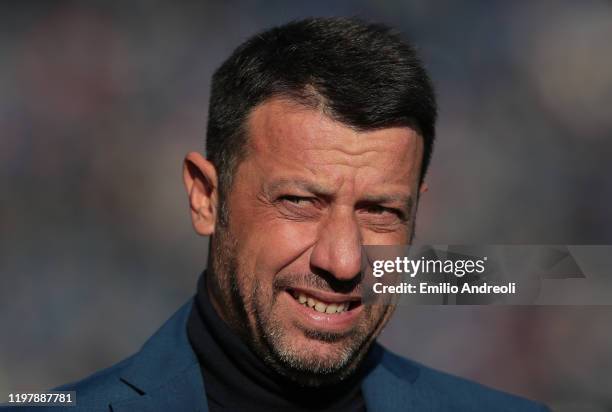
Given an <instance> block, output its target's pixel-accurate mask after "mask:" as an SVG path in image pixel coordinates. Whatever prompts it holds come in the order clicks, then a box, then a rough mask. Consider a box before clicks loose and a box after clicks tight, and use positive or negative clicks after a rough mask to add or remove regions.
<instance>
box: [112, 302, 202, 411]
mask: <svg viewBox="0 0 612 412" xmlns="http://www.w3.org/2000/svg"><path fill="white" fill-rule="evenodd" d="M192 303H193V299H190V300H189V301H188V302H187V303H186V304H185V305H183V307H181V309H179V311H178V312H177V313H175V314H174V315H173V316H172V317H171V318H170V319H169V320H168V321H167V322H166V323H165V324H164V325H163V326H162V327H161V328H160V329H159V331H157V332H156V333H155V335H153V336H152V337H151V338H150V339H149V340H148V341H147V342H146V343H145V344H144V346H143V347H142V349H141V350H140V351H139V352H138V353H137V354H136V355H135V356H134V358H133V360H132V362H131V363H130V365H129V366H128V367H126V368H125V370H123V371H122V373H121V375H120V379H121V381H122V382H123V383H124V384H126V385H128V386H130V387H131V388H132V389H134V390H135V392H136V393H135V395H134V396H133V397H132V398H129V399H125V400H122V401H119V402H113V403H112V405H111V406H112V410H113V411H114V412H123V411H126V412H127V411H143V412H153V411H160V412H161V411H201V412H207V411H208V406H207V404H206V394H205V392H204V382H203V381H202V374H201V372H200V366H199V363H198V360H197V357H196V356H195V354H194V353H193V350H192V349H191V345H190V344H189V341H188V339H187V333H186V330H187V319H188V317H189V313H190V311H191V307H192Z"/></svg>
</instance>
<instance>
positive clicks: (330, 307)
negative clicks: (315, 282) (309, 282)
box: [293, 292, 349, 313]
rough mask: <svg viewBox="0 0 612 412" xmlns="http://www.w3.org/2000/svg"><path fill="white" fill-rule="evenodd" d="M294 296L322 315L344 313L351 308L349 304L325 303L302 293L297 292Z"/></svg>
mask: <svg viewBox="0 0 612 412" xmlns="http://www.w3.org/2000/svg"><path fill="white" fill-rule="evenodd" d="M293 296H294V297H295V298H296V299H297V301H298V302H300V303H301V304H302V305H304V306H309V307H311V308H313V309H314V310H316V311H317V312H321V313H342V312H344V311H346V310H347V309H348V307H349V302H342V303H325V302H321V301H320V300H317V299H315V298H313V297H312V296H308V295H305V294H304V293H301V292H295V293H294V294H293Z"/></svg>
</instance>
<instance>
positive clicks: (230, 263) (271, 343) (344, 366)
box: [207, 226, 393, 387]
mask: <svg viewBox="0 0 612 412" xmlns="http://www.w3.org/2000/svg"><path fill="white" fill-rule="evenodd" d="M236 246H237V242H236V239H235V238H234V237H233V236H232V235H231V233H230V230H228V228H227V227H226V226H217V230H216V231H215V237H214V238H212V239H211V248H210V253H211V254H210V258H209V260H210V262H211V263H210V265H211V269H212V273H213V274H214V275H213V276H212V277H213V278H212V279H211V278H210V277H209V279H207V282H208V285H209V291H210V292H211V293H212V295H213V296H212V297H213V298H216V299H217V300H218V302H219V303H220V305H216V306H217V307H216V308H217V311H220V312H221V313H220V315H221V317H222V318H223V319H224V320H225V322H226V323H227V324H228V325H229V326H230V328H231V329H232V330H233V331H234V332H236V333H237V334H238V335H239V336H240V337H241V338H242V340H243V341H244V342H245V343H247V345H248V346H249V347H250V349H251V350H252V351H253V352H254V353H255V354H256V355H257V356H258V357H259V358H260V359H262V360H263V361H264V362H265V363H266V364H267V365H268V366H269V367H271V368H272V369H273V370H274V371H276V372H277V373H278V374H280V375H281V376H283V377H285V378H287V379H289V380H290V381H292V382H294V383H296V384H298V385H300V386H308V387H321V386H328V385H333V384H336V383H339V382H340V381H343V380H345V379H347V378H348V377H349V376H351V375H352V374H353V373H354V372H355V370H356V369H357V368H358V366H359V365H360V364H361V362H362V361H363V359H364V358H365V355H366V354H367V352H368V349H369V348H370V346H371V344H372V343H373V342H374V340H375V338H376V336H378V334H379V333H380V331H381V330H382V328H383V326H384V325H385V324H386V322H387V320H388V319H389V317H390V316H391V313H392V312H393V308H392V307H386V308H384V309H380V310H381V311H382V313H381V314H379V315H378V319H377V320H376V321H375V320H374V319H373V315H374V314H373V313H372V311H373V307H371V306H366V307H364V308H363V309H364V316H363V318H362V319H361V321H360V322H359V323H358V324H357V325H356V326H355V327H354V328H353V329H351V330H350V331H348V332H345V333H330V332H322V331H316V330H310V329H303V328H301V332H302V333H303V334H304V336H305V337H307V338H308V339H313V340H317V341H320V342H329V343H330V344H333V343H335V342H340V341H344V344H343V345H341V346H338V347H336V348H335V349H334V350H333V351H331V353H328V354H327V356H316V355H315V354H313V353H312V352H310V351H307V350H306V351H300V350H298V349H296V347H295V346H294V345H292V339H291V337H290V336H287V335H288V334H287V331H286V328H285V327H284V326H283V325H282V322H281V321H280V320H278V319H275V316H274V313H273V312H271V311H269V310H266V308H269V307H270V305H271V304H273V303H274V302H275V300H276V299H277V297H278V294H279V293H280V292H279V291H278V290H275V289H274V290H273V296H272V297H271V299H270V297H267V296H266V294H265V293H261V290H262V287H261V283H260V282H259V278H258V277H257V276H255V275H249V276H247V274H244V273H241V271H240V262H239V258H238V255H237V253H236ZM239 273H240V275H239ZM248 278H250V279H252V282H253V288H252V291H251V292H250V293H248V295H247V294H245V292H246V290H245V288H243V287H242V285H241V283H240V280H241V279H242V280H245V279H248ZM249 313H251V314H252V320H251V318H250V317H249V315H248V314H249ZM368 325H372V326H370V327H368Z"/></svg>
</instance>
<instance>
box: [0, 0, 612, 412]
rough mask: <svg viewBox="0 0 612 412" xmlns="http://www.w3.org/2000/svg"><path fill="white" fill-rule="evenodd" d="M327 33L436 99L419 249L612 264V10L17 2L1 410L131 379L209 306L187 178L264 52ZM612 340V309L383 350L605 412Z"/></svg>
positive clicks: (509, 321) (532, 314)
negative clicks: (225, 73)
mask: <svg viewBox="0 0 612 412" xmlns="http://www.w3.org/2000/svg"><path fill="white" fill-rule="evenodd" d="M325 15H345V16H359V17H362V18H365V19H368V20H375V21H381V22H385V23H387V24H390V25H393V26H395V27H397V28H398V29H399V30H400V31H402V32H403V33H404V35H405V36H406V37H407V38H408V39H410V40H412V41H413V42H414V43H415V44H416V45H417V47H418V49H419V50H420V53H421V55H422V56H423V59H424V61H425V63H426V66H427V67H428V69H429V70H430V73H431V75H432V77H433V80H434V83H435V85H436V87H437V93H438V98H439V103H440V120H439V124H438V140H437V142H436V148H435V151H434V157H433V161H432V164H431V169H430V173H429V175H428V178H427V180H428V183H429V187H430V191H429V192H428V193H426V194H425V195H424V196H423V197H422V201H421V204H420V206H419V216H418V221H417V234H416V239H417V241H419V242H421V243H434V244H548V243H550V244H612V213H611V209H612V182H611V181H610V179H611V176H612V161H611V155H612V53H611V44H610V43H611V41H612V4H610V2H607V1H591V0H587V1H581V2H569V1H541V2H484V1H473V2H452V1H450V0H442V1H425V0H417V1H401V0H395V1H384V2H379V1H373V0H369V1H368V0H359V1H339V2H326V1H311V2H281V1H266V2H263V1H246V0H244V1H238V0H236V1H228V2H218V1H202V2H192V3H190V2H181V3H180V5H179V3H174V2H162V1H146V2H145V1H133V2H129V3H125V2H114V3H112V4H110V2H96V1H82V2H67V1H56V2H43V1H34V2H3V3H2V4H1V5H0V184H1V187H2V195H1V196H0V199H1V200H0V395H1V394H6V393H8V392H9V391H18V390H19V391H25V390H42V389H46V388H50V387H52V386H55V385H57V384H60V383H63V382H65V381H69V380H75V379H77V378H80V377H82V376H84V375H86V374H89V373H91V372H93V371H94V370H97V369H98V368H101V367H104V366H109V365H111V364H112V363H114V362H116V361H118V360H119V359H121V358H123V357H125V356H127V355H128V354H130V353H132V352H133V351H135V350H137V349H138V347H139V345H140V344H141V343H142V342H143V340H144V339H145V338H146V337H147V336H149V335H150V334H151V333H152V332H153V331H154V330H155V329H156V328H157V326H158V325H160V324H161V322H162V321H163V320H165V318H166V317H168V316H169V315H170V314H171V313H172V312H173V311H174V310H175V309H176V308H177V307H178V305H179V304H180V303H182V302H183V301H185V300H186V299H187V298H188V297H189V296H191V294H192V293H193V291H194V290H195V283H196V279H197V276H198V275H199V273H200V271H201V270H202V269H203V268H204V265H205V262H206V251H207V244H206V240H205V239H202V238H197V237H196V235H195V234H193V232H192V230H191V228H190V222H189V219H188V212H187V203H186V197H185V195H184V193H183V188H182V183H181V161H182V157H183V156H184V154H185V153H187V152H188V151H190V150H194V149H195V150H202V151H204V149H205V147H204V136H205V128H206V113H207V104H208V101H207V100H208V92H209V84H210V76H211V74H212V72H213V71H214V69H215V68H216V67H217V66H218V65H219V64H220V63H221V62H222V61H223V59H224V58H225V57H227V56H228V55H229V53H231V51H232V50H233V48H234V47H236V46H237V45H238V44H239V43H240V42H241V41H243V40H245V39H246V38H247V37H249V36H250V35H252V34H254V33H255V32H257V31H259V30H262V29H264V28H267V27H270V26H272V25H276V24H281V23H284V22H287V21H289V20H291V19H295V18H300V17H307V16H325ZM611 304H612V302H611ZM611 321H612V307H607V306H602V307H537V308H529V307H521V308H512V307H503V308H502V307H495V308H494V307H402V308H399V310H398V313H397V315H396V317H395V319H394V321H393V322H392V323H391V324H390V325H389V327H388V328H387V330H386V331H385V333H384V335H383V337H382V341H383V342H384V343H385V344H387V345H388V346H389V347H391V348H392V349H393V350H395V351H397V352H400V353H402V354H404V355H406V356H410V357H412V358H414V359H416V360H418V361H421V362H423V363H426V364H429V365H431V366H434V367H437V368H440V369H443V370H446V371H449V372H452V373H456V374H460V375H463V376H466V377H470V378H473V379H476V380H478V381H480V382H483V383H485V384H487V385H490V386H494V387H497V388H500V389H504V390H509V391H512V392H515V393H518V394H522V395H524V396H528V397H531V398H534V399H539V400H543V401H546V402H548V403H550V404H551V405H553V406H554V407H555V408H556V410H559V411H572V410H580V411H604V410H610V409H612V379H610V375H611V374H612V350H611V349H610V348H612V329H610V327H609V325H610V323H611ZM1 396H4V395H1ZM0 400H1V398H0Z"/></svg>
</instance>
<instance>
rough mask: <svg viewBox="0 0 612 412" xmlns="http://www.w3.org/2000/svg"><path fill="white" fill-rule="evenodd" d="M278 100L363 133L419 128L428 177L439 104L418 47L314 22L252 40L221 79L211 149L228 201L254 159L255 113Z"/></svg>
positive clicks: (382, 31)
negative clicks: (237, 175) (251, 119)
mask: <svg viewBox="0 0 612 412" xmlns="http://www.w3.org/2000/svg"><path fill="white" fill-rule="evenodd" d="M276 96H285V97H289V98H291V99H293V100H296V101H298V102H300V103H303V104H304V105H306V106H311V107H312V106H314V107H321V108H323V110H325V112H326V113H327V114H328V115H329V116H330V117H332V118H334V119H335V120H338V121H340V122H342V123H344V124H346V125H348V126H350V127H353V128H355V129H357V130H374V129H381V128H386V127H392V126H409V127H412V128H414V129H415V130H417V131H418V132H419V133H420V134H421V136H422V137H423V140H424V154H423V160H422V166H421V181H422V179H423V178H424V176H425V172H426V171H427V167H428V165H429V160H430V158H431V152H432V149H433V141H434V136H435V121H436V115H437V107H436V100H435V95H434V90H433V86H432V83H431V80H430V79H429V76H428V75H427V73H426V71H425V69H424V67H423V65H422V63H421V61H420V59H419V57H418V56H417V54H416V52H415V50H414V48H413V47H412V46H411V45H410V44H409V43H407V42H406V41H404V40H402V38H401V37H400V36H399V35H398V34H397V33H395V32H394V31H393V30H392V29H391V28H389V27H387V26H385V25H382V24H372V23H367V22H363V21H361V20H357V19H350V18H338V17H336V18H310V19H305V20H299V21H294V22H291V23H288V24H286V25H283V26H279V27H275V28H272V29H270V30H267V31H264V32H262V33H260V34H257V35H255V36H253V37H251V38H250V39H249V40H247V41H246V42H244V43H243V44H242V45H240V46H239V47H238V48H237V49H236V50H235V51H234V53H233V54H232V55H231V56H230V57H229V58H228V59H227V60H226V61H225V62H224V63H223V64H222V65H221V67H219V68H218V69H217V71H216V72H215V73H214V75H213V78H212V90H211V96H210V105H209V116H208V130H207V135H206V151H207V156H208V159H209V160H210V161H211V162H212V163H213V164H214V165H215V167H216V169H217V172H218V175H219V192H220V198H221V202H222V203H223V198H224V197H225V196H224V194H225V193H226V192H229V190H230V188H231V184H232V177H233V174H234V172H235V169H236V167H237V166H238V164H239V162H240V161H241V160H242V158H243V156H244V155H245V154H246V147H247V137H248V136H247V133H246V130H245V124H246V120H247V117H248V115H249V113H250V112H251V111H252V110H253V109H254V108H255V107H256V106H257V105H259V104H260V103H263V102H264V101H266V100H267V99H270V98H271V97H276Z"/></svg>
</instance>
